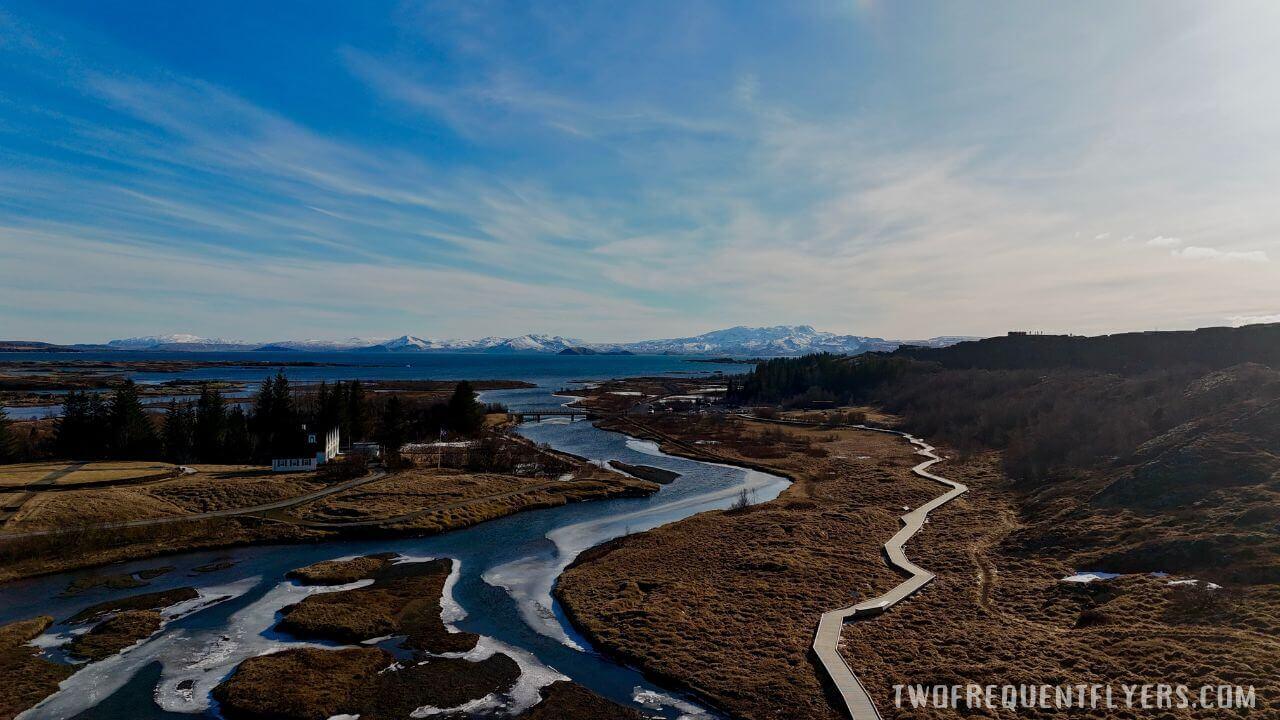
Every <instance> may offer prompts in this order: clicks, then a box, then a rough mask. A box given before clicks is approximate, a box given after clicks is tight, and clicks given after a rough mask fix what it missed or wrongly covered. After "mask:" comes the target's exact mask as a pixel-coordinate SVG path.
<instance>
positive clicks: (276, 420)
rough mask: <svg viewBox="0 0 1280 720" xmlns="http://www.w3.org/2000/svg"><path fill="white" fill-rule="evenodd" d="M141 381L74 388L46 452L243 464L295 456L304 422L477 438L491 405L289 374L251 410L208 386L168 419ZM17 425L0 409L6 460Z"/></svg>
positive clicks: (376, 432) (367, 434)
mask: <svg viewBox="0 0 1280 720" xmlns="http://www.w3.org/2000/svg"><path fill="white" fill-rule="evenodd" d="M142 400H143V399H142V396H141V393H140V392H139V388H138V386H137V385H136V384H135V383H134V382H133V381H128V380H127V381H125V382H123V383H122V384H120V385H119V386H117V387H115V388H114V389H113V390H111V391H110V392H109V393H94V392H86V391H80V390H73V391H71V392H69V393H68V394H67V396H66V398H65V400H64V402H63V407H62V415H61V417H59V418H57V419H56V420H55V421H54V430H53V435H52V441H51V442H50V443H48V445H49V447H47V448H45V450H44V452H43V453H42V455H44V456H50V455H51V456H56V457H65V458H73V459H81V460H95V459H130V460H153V459H163V460H167V461H169V462H174V463H192V462H201V463H211V464H241V463H256V464H262V463H267V462H270V460H271V459H272V458H273V457H276V456H278V455H279V454H281V453H286V454H287V453H290V452H296V449H297V448H296V445H297V442H298V438H299V435H300V434H301V428H302V427H303V426H304V425H305V426H307V427H308V428H310V429H312V430H313V431H315V432H317V434H321V435H323V434H324V433H326V432H328V430H329V429H331V428H334V427H336V428H338V430H339V433H340V436H341V438H342V442H343V443H344V444H346V443H349V442H351V441H365V440H374V441H376V442H379V443H381V444H383V445H384V446H386V447H387V448H391V449H393V450H394V449H398V448H399V447H400V446H402V445H403V444H404V443H406V442H413V441H418V440H424V439H425V440H432V439H437V438H439V437H441V436H442V435H444V434H452V435H461V436H473V435H475V434H476V433H478V432H479V431H480V429H481V428H482V426H483V424H484V416H485V413H486V411H487V410H489V409H500V408H486V407H485V406H484V405H483V404H481V403H479V402H477V400H476V393H475V390H474V388H472V386H471V385H470V383H467V382H465V381H463V382H460V383H458V384H457V386H456V387H455V389H454V392H453V393H452V395H451V396H450V397H449V398H448V399H447V400H445V401H443V402H440V401H437V400H435V399H434V398H430V397H429V398H428V399H417V398H413V397H411V396H407V397H401V395H400V394H397V393H387V394H383V393H376V394H371V393H369V392H368V391H367V390H366V389H365V387H364V385H363V384H362V383H361V382H360V381H359V380H353V381H350V382H343V381H339V382H336V383H333V384H330V383H328V382H321V383H319V384H318V385H314V386H309V387H306V388H303V389H299V388H297V387H296V386H294V385H292V384H291V383H290V381H289V378H288V377H287V376H286V375H285V374H284V372H283V371H281V372H278V373H276V375H274V376H272V377H268V378H266V379H264V380H263V381H262V383H261V384H260V385H259V386H258V389H257V391H256V393H255V394H254V395H253V397H252V399H251V401H250V402H249V403H248V407H247V408H246V407H242V405H241V403H239V402H235V401H228V399H227V398H226V396H224V395H223V393H222V392H221V391H220V390H219V389H218V388H217V387H216V386H213V385H210V384H205V385H203V386H202V387H201V390H200V395H199V397H198V398H197V399H196V400H195V401H173V402H170V403H169V405H168V406H167V407H166V408H165V411H164V413H163V415H159V416H157V414H155V413H151V412H148V411H147V408H146V407H145V406H144V404H143V401H142ZM16 445H17V443H15V442H14V438H13V436H12V430H11V425H10V423H9V421H8V419H7V417H5V416H4V414H3V413H2V412H0V462H15V461H17V460H19V459H35V458H34V457H27V456H28V455H34V453H31V452H27V453H20V452H19V451H18V449H17V447H16Z"/></svg>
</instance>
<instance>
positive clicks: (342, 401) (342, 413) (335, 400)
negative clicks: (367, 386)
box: [320, 381, 351, 442]
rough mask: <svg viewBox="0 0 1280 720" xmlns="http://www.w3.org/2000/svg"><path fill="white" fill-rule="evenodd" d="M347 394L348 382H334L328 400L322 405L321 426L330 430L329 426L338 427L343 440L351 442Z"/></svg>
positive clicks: (325, 429)
mask: <svg viewBox="0 0 1280 720" xmlns="http://www.w3.org/2000/svg"><path fill="white" fill-rule="evenodd" d="M347 395H348V393H347V384H346V383H344V382H341V381H339V382H337V383H334V386H333V390H331V391H330V392H329V395H328V397H327V398H326V402H325V403H324V404H323V405H321V406H320V428H321V429H322V430H324V431H326V432H328V430H329V428H332V427H337V428H338V430H339V432H340V434H341V436H342V439H343V441H345V442H350V441H351V426H350V424H349V423H348V422H347Z"/></svg>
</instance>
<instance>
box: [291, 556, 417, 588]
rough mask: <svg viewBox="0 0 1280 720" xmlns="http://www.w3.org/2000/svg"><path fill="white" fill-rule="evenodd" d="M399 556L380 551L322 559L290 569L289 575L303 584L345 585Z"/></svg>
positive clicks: (367, 575)
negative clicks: (352, 556)
mask: <svg viewBox="0 0 1280 720" xmlns="http://www.w3.org/2000/svg"><path fill="white" fill-rule="evenodd" d="M397 557H399V556H398V555H397V554H396V553H379V554H377V555H365V556H363V557H358V558H351V559H349V560H322V561H320V562H318V563H312V564H311V565H308V566H306V567H300V568H297V569H296V570H290V571H289V572H288V575H287V577H290V578H292V579H294V580H297V581H298V582H300V583H302V584H303V585H345V584H346V583H352V582H355V581H357V580H362V579H364V578H370V577H373V576H374V575H375V574H377V573H378V572H379V571H381V570H383V569H384V568H386V567H387V565H389V564H391V561H392V560H394V559H395V558H397Z"/></svg>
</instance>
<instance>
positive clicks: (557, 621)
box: [0, 389, 787, 720]
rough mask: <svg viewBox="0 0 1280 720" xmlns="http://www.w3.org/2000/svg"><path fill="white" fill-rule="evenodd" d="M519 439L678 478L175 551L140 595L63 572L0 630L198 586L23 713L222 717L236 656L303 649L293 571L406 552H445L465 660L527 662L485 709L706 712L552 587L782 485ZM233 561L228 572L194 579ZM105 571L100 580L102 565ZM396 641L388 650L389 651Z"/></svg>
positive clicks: (562, 437) (536, 394) (4, 603)
mask: <svg viewBox="0 0 1280 720" xmlns="http://www.w3.org/2000/svg"><path fill="white" fill-rule="evenodd" d="M484 399H485V400H489V401H500V402H505V403H507V404H508V406H510V407H512V409H521V408H525V407H531V406H547V405H552V404H560V403H562V402H564V400H563V399H557V398H554V397H553V396H551V395H550V393H549V391H548V390H546V389H538V390H518V391H498V392H492V393H486V397H485V398H484ZM520 432H521V433H522V434H523V435H525V436H527V437H529V438H530V439H533V440H535V441H538V442H545V443H549V444H550V445H552V446H553V447H555V448H557V449H560V450H564V451H567V452H571V453H575V454H577V455H581V456H584V457H587V458H590V459H591V460H593V461H597V462H604V461H607V460H610V459H617V460H621V461H623V462H628V463H633V464H647V465H653V466H657V467H662V468H666V469H669V470H674V471H676V472H678V473H681V477H680V478H679V479H677V480H676V481H675V482H673V483H671V484H670V485H666V486H663V488H662V489H661V490H660V491H659V492H657V493H656V494H654V495H652V496H650V497H647V498H623V499H616V500H607V501H600V502H587V503H576V504H571V505H565V506H561V507H557V508H550V509H545V510H536V511H531V512H526V513H519V514H516V515H512V516H509V517H506V518H502V519H499V520H494V521H491V522H487V523H482V524H480V525H477V526H475V527H472V528H469V529H466V530H460V531H456V532H452V533H446V534H444V535H438V536H434V537H428V538H418V539H403V540H377V541H366V540H362V541H341V542H327V543H320V544H309V545H288V546H261V547H247V548H239V549H233V550H222V551H211V552H197V553H185V554H181V555H174V556H168V557H164V558H159V559H152V560H144V561H138V562H132V563H127V564H120V565H116V566H112V567H111V569H110V571H111V572H112V573H113V574H114V573H121V572H131V571H138V570H143V569H146V568H154V567H157V566H170V565H171V566H174V567H175V569H174V570H173V571H171V572H169V573H167V574H165V575H162V576H160V577H158V578H156V579H154V580H152V581H151V584H150V586H148V587H147V588H145V589H144V590H133V591H111V590H96V591H92V592H88V593H84V594H81V595H78V596H76V597H74V598H66V597H60V596H59V593H60V592H61V591H62V590H63V588H65V587H66V586H67V583H68V582H70V581H71V580H73V579H75V578H78V577H83V576H86V575H90V574H93V573H92V571H80V572H75V573H62V574H59V575H52V576H47V577H42V578H35V579H31V580H25V581H20V582H16V583H11V584H7V585H3V586H0V622H8V621H11V620H16V619H22V618H26V617H31V616H34V615H40V614H51V615H53V616H54V617H55V618H58V619H59V620H62V619H65V618H67V617H69V616H70V615H71V614H73V613H74V612H75V611H76V610H77V609H79V608H82V607H84V606H87V605H89V604H92V603H95V602H98V601H100V600H103V599H106V598H109V597H114V596H117V595H123V594H130V593H134V592H151V591H156V590H164V589H166V588H173V587H182V586H193V587H196V588H197V589H198V590H199V591H200V598H198V599H196V600H192V601H189V602H187V603H184V604H182V605H180V606H175V607H173V608H170V609H168V610H167V611H166V612H167V616H168V618H169V619H168V622H167V623H166V625H165V627H164V628H163V629H162V631H161V632H160V633H158V634H156V635H154V636H152V637H151V638H149V639H148V640H146V641H144V642H143V643H141V644H139V645H137V646H134V647H133V648H131V649H129V650H127V651H125V652H123V653H121V654H119V655H116V656H114V657H111V658H108V659H106V660H103V661H100V662H96V663H91V664H87V665H84V666H83V667H82V668H81V669H80V670H79V671H78V672H77V673H76V674H74V675H73V676H71V677H70V678H69V679H68V680H66V681H65V682H64V683H63V684H62V688H61V689H60V690H59V692H57V693H56V694H54V695H53V696H51V697H50V698H48V699H47V700H45V701H44V702H43V703H41V704H40V705H38V706H37V707H35V708H33V709H31V710H29V711H27V712H26V713H24V714H23V715H21V716H20V717H22V718H24V719H26V718H71V717H79V718H111V719H119V720H125V719H127V720H141V719H144V718H176V717H185V718H190V717H192V716H193V715H195V716H207V717H217V708H216V707H215V706H214V703H213V702H212V700H211V699H210V697H209V692H210V690H212V688H213V687H214V686H216V685H217V684H218V683H219V682H221V680H222V679H223V678H225V677H226V676H227V674H228V673H230V672H231V671H232V670H233V669H234V668H235V666H236V665H237V664H238V663H239V662H240V661H242V660H244V659H246V658H248V657H252V656H255V655H260V654H262V653H264V652H270V651H273V650H276V649H280V648H285V647H296V646H301V645H315V644H316V643H304V642H300V641H298V640H296V639H294V638H292V637H290V636H288V635H285V634H282V633H278V632H276V631H275V630H274V629H273V628H274V625H275V622H276V619H277V613H278V611H279V610H280V608H282V607H284V606H286V605H290V604H293V603H296V602H298V601H299V600H300V599H301V598H302V597H303V596H304V595H306V594H307V593H312V592H325V591H332V590H334V589H341V588H315V587H303V586H300V585H297V584H295V583H293V582H291V581H288V580H286V579H285V573H287V572H288V571H289V570H292V569H293V568H296V567H300V566H302V565H307V564H310V563H313V562H317V561H319V560H325V559H331V558H339V557H348V556H355V555H363V554H368V553H373V552H384V551H393V552H397V553H400V554H401V555H404V556H406V557H408V558H432V557H449V558H453V559H454V561H455V562H454V574H453V576H452V577H451V578H450V582H449V584H448V586H447V588H446V601H445V618H446V621H447V622H449V623H450V624H451V625H453V626H455V627H457V628H458V629H461V630H465V631H469V632H474V633H478V634H480V635H481V636H483V638H484V639H483V641H482V642H481V645H480V646H479V647H478V648H477V650H476V651H473V653H476V654H478V655H479V656H483V655H484V654H485V653H489V652H494V651H501V652H505V653H507V654H509V655H511V656H512V657H513V658H514V659H516V660H517V662H518V663H519V664H520V666H521V670H522V675H521V679H520V681H519V682H518V683H517V684H516V685H515V686H514V687H513V688H512V689H511V690H509V691H507V692H506V693H504V694H503V695H502V696H501V697H491V698H489V699H488V700H487V702H485V703H482V704H481V705H480V706H477V707H476V708H475V709H476V710H477V711H480V712H486V713H488V712H495V711H496V712H501V713H506V712H514V711H520V710H522V709H523V708H524V707H527V706H529V705H531V704H533V703H534V702H536V701H537V697H538V695H537V691H538V689H539V688H540V687H542V686H544V685H546V684H548V683H550V682H553V681H554V680H556V679H559V678H562V677H568V678H570V679H572V680H574V681H575V682H578V683H579V684H581V685H583V686H585V687H587V688H589V689H591V690H592V691H594V692H596V693H598V694H600V695H603V696H605V697H607V698H610V699H611V700H614V701H615V702H620V703H624V704H629V705H632V706H636V707H639V708H642V709H643V710H645V711H646V712H647V713H648V714H650V715H655V716H661V717H665V718H691V719H692V718H710V717H715V716H714V714H713V713H711V712H710V711H708V710H707V709H705V708H703V707H700V706H699V705H698V704H697V703H696V702H694V701H692V700H690V699H689V698H685V697H681V696H680V695H678V694H676V693H673V692H670V691H668V690H666V689H664V688H661V687H658V686H656V685H654V684H653V683H651V682H649V681H647V680H646V679H645V678H644V677H643V676H642V675H641V674H640V673H639V672H637V671H636V670H633V669H631V668H628V667H625V666H622V665H619V664H617V663H615V662H612V661H610V660H609V659H607V658H605V657H603V656H602V655H600V654H599V653H597V652H596V651H595V650H594V649H593V648H592V647H591V645H590V643H589V642H588V641H587V640H586V639H585V638H583V637H582V636H580V635H579V634H578V633H577V632H575V631H574V629H573V628H572V627H571V626H570V625H569V624H568V622H567V621H566V620H565V618H564V615H563V613H562V612H561V610H560V608H559V606H558V605H557V603H556V602H555V601H554V600H553V598H552V595H551V589H552V586H553V585H554V583H555V581H556V578H557V577H558V576H559V575H560V573H561V572H563V570H564V568H565V567H566V566H567V565H568V564H569V563H570V562H571V561H572V560H573V559H574V558H575V557H576V556H577V555H578V554H579V553H580V552H582V551H583V550H585V549H587V548H590V547H592V546H594V545H597V544H599V543H601V542H604V541H606V540H609V539H612V538H615V537H618V536H621V535H624V534H626V533H629V532H639V531H642V530H647V529H650V528H653V527H657V526H659V525H663V524H666V523H669V522H674V521H676V520H680V519H682V518H685V517H688V516H690V515H693V514H695V513H698V512H702V511H705V510H710V509H716V508H725V507H728V506H730V505H731V504H732V503H733V501H734V500H735V498H736V497H737V496H738V494H739V492H740V490H741V489H743V488H747V489H749V490H751V491H752V492H751V493H750V494H751V497H752V498H753V500H754V501H756V502H764V501H767V500H770V499H773V498H774V497H777V495H778V493H780V492H781V491H782V490H783V489H784V488H785V487H786V485H787V481H786V480H785V479H784V478H781V477H778V476H775V475H769V474H766V473H762V472H758V471H754V470H746V469H742V468H736V467H730V466H725V465H716V464H711V463H704V462H698V461H694V460H688V459H684V458H678V457H673V456H669V455H665V454H663V453H661V452H659V451H658V449H657V447H656V446H654V445H653V444H652V443H649V442H645V441H641V440H636V439H634V438H629V437H627V436H625V435H621V434H617V433H612V432H607V431H603V430H600V429H598V428H595V427H593V426H592V425H591V424H590V423H587V422H581V421H579V422H567V421H565V420H563V419H559V420H548V421H544V422H541V423H532V424H527V425H524V426H522V427H521V428H520ZM222 558H230V559H231V560H233V561H234V565H232V566H231V567H228V568H225V569H221V570H216V571H213V572H205V573H201V572H196V571H195V570H194V569H195V568H197V567H201V566H204V565H207V564H209V563H211V562H213V561H215V560H218V559H222ZM99 572H101V570H100V571H99ZM70 632H72V630H71V628H69V627H68V626H67V625H65V624H63V623H59V624H56V625H54V626H53V627H51V628H50V629H49V631H48V632H47V633H46V634H45V635H43V636H41V637H40V638H37V640H36V642H37V643H39V644H40V645H42V646H44V647H46V648H47V652H48V653H49V654H50V655H51V656H53V657H55V658H57V657H61V649H60V648H61V646H62V645H63V644H65V643H66V642H68V641H69V640H70V637H71V636H70V634H69V633H70ZM395 643H396V641H395V640H394V639H388V640H386V641H384V643H383V646H384V647H386V648H387V649H388V650H393V649H394V645H395Z"/></svg>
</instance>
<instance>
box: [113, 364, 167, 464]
mask: <svg viewBox="0 0 1280 720" xmlns="http://www.w3.org/2000/svg"><path fill="white" fill-rule="evenodd" d="M108 417H109V427H110V430H111V435H110V448H109V449H110V454H111V455H112V456H113V457H118V458H147V457H154V456H155V455H156V451H157V446H158V444H159V443H158V442H157V439H156V434H155V426H153V425H152V423H151V418H150V417H148V416H147V412H146V410H143V408H142V401H141V400H140V399H139V397H138V386H137V385H135V384H134V382H133V381H132V380H125V381H124V384H122V385H121V386H120V387H118V388H116V390H115V392H113V393H112V394H111V403H110V412H109V415H108Z"/></svg>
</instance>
